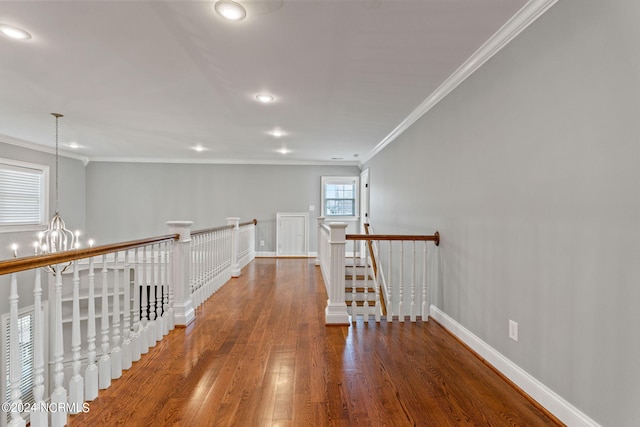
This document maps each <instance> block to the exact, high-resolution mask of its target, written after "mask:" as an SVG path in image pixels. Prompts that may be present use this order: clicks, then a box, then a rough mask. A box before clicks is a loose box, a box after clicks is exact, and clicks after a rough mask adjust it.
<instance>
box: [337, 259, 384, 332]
mask: <svg viewBox="0 0 640 427" xmlns="http://www.w3.org/2000/svg"><path fill="white" fill-rule="evenodd" d="M345 266H346V267H345V280H344V283H345V289H344V295H345V303H346V304H347V312H348V313H349V314H350V315H351V316H352V317H354V318H355V317H356V316H363V317H364V318H365V320H368V317H369V316H371V315H375V314H376V283H377V282H376V278H375V277H374V276H375V261H373V262H372V259H371V258H347V259H346V260H345ZM379 298H380V313H379V315H381V316H385V315H386V307H385V304H384V297H383V293H382V292H380V297H379Z"/></svg>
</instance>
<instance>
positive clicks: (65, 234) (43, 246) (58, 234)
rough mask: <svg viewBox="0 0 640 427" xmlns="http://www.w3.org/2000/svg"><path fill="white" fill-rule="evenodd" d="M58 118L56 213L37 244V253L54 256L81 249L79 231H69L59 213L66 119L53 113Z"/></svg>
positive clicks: (49, 268) (63, 266) (65, 267)
mask: <svg viewBox="0 0 640 427" xmlns="http://www.w3.org/2000/svg"><path fill="white" fill-rule="evenodd" d="M51 115H52V116H54V117H55V118H56V187H55V188H56V213H55V214H54V215H53V217H52V218H51V221H49V226H48V227H47V229H46V230H45V231H43V232H41V233H40V234H38V239H39V240H38V242H36V243H35V248H36V253H38V254H40V255H44V254H52V253H57V252H63V251H68V250H70V249H77V248H79V247H80V243H79V241H78V237H79V235H80V232H79V231H76V232H75V233H73V232H71V231H69V230H68V229H67V227H66V225H65V223H64V220H63V219H62V216H60V212H59V211H58V119H59V118H60V117H64V116H63V115H62V114H59V113H51ZM70 265H71V263H67V264H63V265H61V266H60V268H61V272H64V271H65V270H66V269H67V268H68V267H69V266H70ZM45 270H47V271H49V272H51V273H53V274H55V273H56V266H53V265H49V266H47V267H45Z"/></svg>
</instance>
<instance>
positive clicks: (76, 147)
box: [64, 142, 80, 150]
mask: <svg viewBox="0 0 640 427" xmlns="http://www.w3.org/2000/svg"><path fill="white" fill-rule="evenodd" d="M64 145H66V146H67V147H69V148H73V149H74V150H77V149H78V148H80V144H78V143H77V142H70V143H68V144H64Z"/></svg>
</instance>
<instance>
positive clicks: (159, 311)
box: [153, 243, 164, 341]
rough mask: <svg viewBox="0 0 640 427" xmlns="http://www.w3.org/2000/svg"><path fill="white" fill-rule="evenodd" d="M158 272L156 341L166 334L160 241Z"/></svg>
mask: <svg viewBox="0 0 640 427" xmlns="http://www.w3.org/2000/svg"><path fill="white" fill-rule="evenodd" d="M156 260H157V262H156V270H157V271H156V273H155V276H154V277H155V283H154V284H153V292H155V293H156V336H155V340H156V341H162V337H163V336H164V333H163V332H164V325H163V317H162V245H161V244H160V243H158V252H157V255H156Z"/></svg>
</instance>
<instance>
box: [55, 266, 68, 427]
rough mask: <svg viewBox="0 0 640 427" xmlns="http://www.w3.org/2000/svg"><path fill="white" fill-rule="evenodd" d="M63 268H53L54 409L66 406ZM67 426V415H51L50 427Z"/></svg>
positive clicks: (62, 412) (61, 413) (62, 411)
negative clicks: (63, 363) (63, 362)
mask: <svg viewBox="0 0 640 427" xmlns="http://www.w3.org/2000/svg"><path fill="white" fill-rule="evenodd" d="M63 267H64V266H62V265H60V264H58V265H56V266H55V271H56V273H55V297H54V298H55V303H54V308H55V320H54V325H53V327H54V330H55V332H54V350H53V356H54V368H53V382H54V387H53V393H51V403H52V404H53V405H55V407H56V408H61V407H62V408H65V407H66V404H67V391H66V390H65V388H64V385H63V384H64V366H63V365H62V361H63V360H64V348H63V341H62V269H63ZM66 424H67V413H66V411H65V410H60V411H56V412H52V413H51V426H52V427H63V426H64V425H66Z"/></svg>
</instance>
